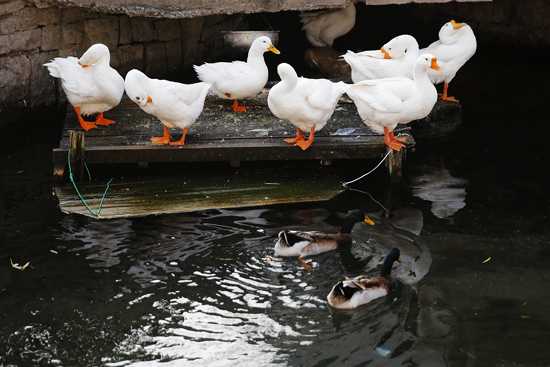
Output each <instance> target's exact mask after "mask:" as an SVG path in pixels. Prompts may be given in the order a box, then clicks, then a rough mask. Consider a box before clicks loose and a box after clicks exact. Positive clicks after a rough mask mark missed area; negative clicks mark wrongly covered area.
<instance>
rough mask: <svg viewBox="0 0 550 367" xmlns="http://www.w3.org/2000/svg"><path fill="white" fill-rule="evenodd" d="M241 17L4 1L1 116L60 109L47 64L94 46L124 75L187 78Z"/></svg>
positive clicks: (0, 12)
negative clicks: (153, 14) (152, 14)
mask: <svg viewBox="0 0 550 367" xmlns="http://www.w3.org/2000/svg"><path fill="white" fill-rule="evenodd" d="M234 22H235V17H221V16H210V17H199V18H193V19H182V20H172V19H158V18H156V19H153V18H140V17H137V18H130V17H128V16H126V15H105V14H100V13H96V12H93V11H87V10H83V9H81V8H64V9H61V8H57V7H52V6H47V5H44V4H42V3H40V1H39V0H36V1H34V2H32V1H26V0H8V1H6V0H0V112H4V111H6V110H16V109H29V108H32V109H35V108H38V107H43V106H54V105H55V104H56V103H61V102H63V101H64V96H63V93H62V92H60V89H59V88H58V86H57V82H56V81H55V80H54V78H51V77H50V76H49V74H48V72H47V70H46V68H44V67H43V66H42V65H43V64H44V63H45V62H47V61H49V60H50V59H52V58H54V57H56V56H68V55H77V56H78V55H81V54H82V52H83V51H85V50H86V49H87V48H88V47H89V46H90V45H91V44H93V43H97V42H102V43H104V44H106V45H107V46H109V48H110V49H111V64H112V66H113V67H115V68H116V69H118V70H119V72H120V73H121V74H122V75H123V76H124V75H125V74H126V72H127V71H128V70H130V69H131V68H139V69H141V70H144V71H145V72H146V73H148V74H150V75H152V76H157V77H158V76H166V75H171V74H177V73H181V72H182V71H183V70H185V69H188V68H190V67H191V65H192V64H193V63H197V62H200V61H202V60H203V56H204V54H205V52H206V48H207V45H209V44H211V42H212V41H213V40H212V39H213V38H215V37H216V34H217V31H218V30H220V29H230V28H231V23H234Z"/></svg>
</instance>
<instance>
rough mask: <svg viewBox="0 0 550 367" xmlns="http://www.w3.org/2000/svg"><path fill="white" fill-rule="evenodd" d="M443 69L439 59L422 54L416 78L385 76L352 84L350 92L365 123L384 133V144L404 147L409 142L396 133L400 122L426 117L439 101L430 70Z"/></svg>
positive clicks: (417, 63)
mask: <svg viewBox="0 0 550 367" xmlns="http://www.w3.org/2000/svg"><path fill="white" fill-rule="evenodd" d="M437 69H439V65H438V61H437V58H436V57H435V56H434V55H431V54H422V55H420V56H419V57H418V59H417V60H416V63H415V66H414V72H413V79H410V78H403V77H401V78H385V79H375V80H364V81H362V82H359V83H355V84H352V85H351V86H350V87H349V88H348V91H347V94H348V96H349V97H350V98H351V99H352V100H353V102H354V103H355V106H356V107H357V111H358V112H359V116H361V119H362V120H363V122H364V123H365V124H366V125H367V126H368V127H369V128H371V129H372V130H374V131H375V132H377V133H384V143H385V144H386V145H387V146H388V147H389V148H391V149H393V150H397V151H399V150H401V148H403V147H404V146H405V144H404V143H405V142H404V141H402V140H400V139H399V138H397V137H395V136H394V133H393V130H394V129H395V127H396V126H397V125H398V124H407V123H409V122H411V121H414V120H419V119H422V118H424V117H426V116H428V114H429V113H430V112H431V111H432V109H433V107H434V105H435V103H436V102H437V90H436V89H435V86H434V85H433V83H432V82H431V80H430V78H429V76H428V71H429V70H437Z"/></svg>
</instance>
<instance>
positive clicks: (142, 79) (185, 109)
mask: <svg viewBox="0 0 550 367" xmlns="http://www.w3.org/2000/svg"><path fill="white" fill-rule="evenodd" d="M125 85H126V94H127V95H128V97H130V99H131V100H132V101H134V102H135V103H136V104H137V105H138V106H139V107H140V108H141V109H142V110H143V111H145V112H147V113H149V114H151V115H153V116H155V117H157V118H158V119H159V120H160V122H161V123H162V124H163V125H164V135H163V136H162V137H153V138H152V139H151V141H152V142H153V143H155V144H171V145H183V144H185V137H186V135H187V132H188V129H189V127H191V125H192V124H193V123H194V122H195V121H196V120H197V118H199V116H200V114H201V112H202V110H203V108H204V100H205V98H206V95H207V94H208V89H209V88H210V84H208V83H204V82H201V83H195V84H182V83H176V82H171V81H168V80H160V79H151V78H149V77H147V75H145V74H144V73H142V72H141V71H139V70H136V69H133V70H130V71H129V72H128V74H127V75H126V80H125ZM168 128H179V129H181V130H182V131H183V135H182V137H181V139H180V140H178V141H175V142H171V141H170V134H169V131H168Z"/></svg>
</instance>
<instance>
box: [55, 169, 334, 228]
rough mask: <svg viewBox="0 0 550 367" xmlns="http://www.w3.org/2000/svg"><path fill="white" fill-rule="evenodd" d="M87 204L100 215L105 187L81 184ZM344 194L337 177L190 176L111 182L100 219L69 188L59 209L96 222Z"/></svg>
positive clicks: (60, 190)
mask: <svg viewBox="0 0 550 367" xmlns="http://www.w3.org/2000/svg"><path fill="white" fill-rule="evenodd" d="M78 187H79V190H80V191H81V193H82V195H83V197H84V198H85V200H86V202H87V203H88V205H89V206H90V208H92V210H94V211H95V210H97V208H98V207H99V203H100V201H101V198H102V195H103V193H104V191H105V187H106V186H105V182H91V183H78ZM341 189H342V186H341V183H340V182H339V181H338V180H337V179H336V178H335V177H334V176H330V175H327V176H323V179H322V180H321V179H319V177H311V176H307V175H306V176H305V177H298V176H289V175H287V176H285V177H277V178H276V179H275V178H274V179H269V178H266V177H265V176H263V177H262V175H260V174H257V175H255V176H254V177H249V176H246V177H242V176H240V175H227V176H223V175H215V176H214V175H213V173H209V174H207V175H202V177H201V176H197V175H189V176H188V177H187V178H185V177H182V176H180V177H176V176H172V177H162V178H159V177H155V178H152V177H148V178H125V179H124V180H123V181H121V180H118V179H115V180H114V181H113V183H111V187H110V190H109V191H108V193H107V196H106V199H105V201H104V205H103V207H102V210H101V212H100V216H99V217H96V216H94V215H92V214H91V213H90V212H89V211H88V210H87V209H86V208H85V206H84V205H83V204H82V202H81V201H80V199H79V198H78V196H77V195H76V194H75V190H74V188H73V186H72V185H71V184H70V183H67V184H64V185H59V186H56V188H55V194H56V196H57V198H58V199H59V207H60V209H61V211H62V212H63V213H66V214H81V215H85V216H88V217H93V218H96V219H113V218H131V217H143V216H148V215H159V214H174V213H184V212H192V211H199V210H207V209H213V208H216V209H222V208H243V207H254V206H265V205H274V204H286V203H304V202H318V201H324V200H329V199H331V198H332V197H334V196H335V195H337V194H338V193H339V192H340V191H341Z"/></svg>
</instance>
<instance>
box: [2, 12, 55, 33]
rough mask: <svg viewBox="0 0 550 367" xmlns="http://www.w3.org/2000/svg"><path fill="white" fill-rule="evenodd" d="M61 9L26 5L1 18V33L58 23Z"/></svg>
mask: <svg viewBox="0 0 550 367" xmlns="http://www.w3.org/2000/svg"><path fill="white" fill-rule="evenodd" d="M60 15H61V11H60V10H59V9H57V8H47V9H38V8H35V7H26V8H23V9H22V10H20V11H18V12H16V13H13V14H11V15H9V16H7V17H5V18H2V19H0V34H10V33H14V32H18V31H24V30H28V29H32V28H36V27H39V26H45V25H49V24H57V23H59V21H60Z"/></svg>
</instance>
